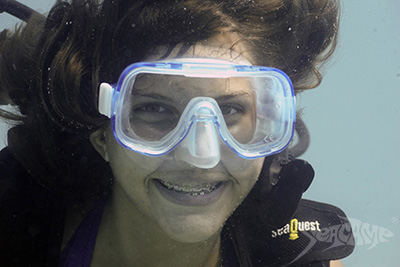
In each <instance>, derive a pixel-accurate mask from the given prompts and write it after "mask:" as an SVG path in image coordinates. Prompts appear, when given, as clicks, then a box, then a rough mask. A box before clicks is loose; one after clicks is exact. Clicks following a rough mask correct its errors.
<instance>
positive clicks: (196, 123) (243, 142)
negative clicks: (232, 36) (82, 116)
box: [99, 58, 296, 168]
mask: <svg viewBox="0 0 400 267" xmlns="http://www.w3.org/2000/svg"><path fill="white" fill-rule="evenodd" d="M99 111H100V113H102V114H104V115H106V116H107V117H109V118H111V123H112V130H113V133H114V136H115V138H116V140H117V141H118V142H119V143H120V144H121V145H122V146H124V147H125V148H127V149H130V150H132V151H135V152H137V153H141V154H143V155H147V156H162V155H165V154H167V153H169V152H171V151H172V150H174V149H175V148H176V147H177V146H179V147H180V150H181V152H180V153H182V150H183V151H185V152H184V154H185V156H184V157H187V158H191V159H192V161H196V162H198V164H199V165H200V166H202V167H204V168H211V167H212V166H215V165H216V164H217V163H218V162H219V159H220V148H221V146H222V145H226V146H228V147H229V148H230V149H231V150H232V151H233V152H235V153H236V154H237V155H238V156H240V157H242V158H245V159H256V158H260V157H265V156H270V155H273V154H276V153H279V152H281V151H282V150H284V149H285V148H286V147H287V146H288V145H289V143H290V141H291V139H292V137H293V133H294V123H295V117H296V107H295V96H294V92H293V86H292V83H291V81H290V79H289V77H288V76H287V75H286V74H285V73H284V72H282V71H280V70H278V69H275V68H269V67H259V66H251V65H242V64H234V63H232V62H229V61H224V60H218V59H199V58H184V59H182V58H180V59H173V60H168V61H156V62H140V63H134V64H132V65H130V66H128V67H127V68H126V69H125V70H124V71H123V72H122V74H121V76H120V78H119V80H118V82H117V83H116V84H114V85H110V84H107V83H102V84H101V85H100V92H99Z"/></svg>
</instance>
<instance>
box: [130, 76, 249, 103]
mask: <svg viewBox="0 0 400 267" xmlns="http://www.w3.org/2000/svg"><path fill="white" fill-rule="evenodd" d="M133 89H134V91H133V92H134V94H135V93H138V94H161V95H165V96H169V97H172V98H174V99H183V98H193V97H196V96H207V97H213V98H219V97H221V96H226V95H248V96H250V95H252V94H253V93H254V92H253V91H254V89H253V85H252V83H251V81H250V80H249V79H247V78H243V77H231V78H193V77H183V76H177V75H159V74H142V75H139V76H138V77H137V78H136V80H135V84H134V87H133Z"/></svg>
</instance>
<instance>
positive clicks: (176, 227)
mask: <svg viewBox="0 0 400 267" xmlns="http://www.w3.org/2000/svg"><path fill="white" fill-rule="evenodd" d="M199 217H200V218H199ZM201 217H203V218H201ZM226 217H228V216H226ZM215 219H216V220H215ZM225 220H226V219H225V218H215V217H214V219H213V218H210V217H208V216H207V218H204V216H196V215H193V216H177V218H174V219H170V220H167V221H164V222H161V223H160V227H161V228H162V230H163V231H164V233H166V235H167V236H169V237H170V238H171V239H174V240H175V241H178V242H181V243H199V242H204V241H207V240H209V239H210V238H215V237H219V235H220V232H221V230H222V227H223V225H224V223H225Z"/></svg>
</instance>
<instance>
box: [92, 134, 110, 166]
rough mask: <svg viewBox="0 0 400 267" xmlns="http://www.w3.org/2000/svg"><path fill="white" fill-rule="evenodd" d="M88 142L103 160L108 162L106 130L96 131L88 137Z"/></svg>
mask: <svg viewBox="0 0 400 267" xmlns="http://www.w3.org/2000/svg"><path fill="white" fill-rule="evenodd" d="M89 139H90V142H91V143H92V146H93V147H94V149H96V151H97V152H98V153H99V154H100V156H102V157H103V159H104V160H105V161H107V162H109V158H108V152H107V138H106V129H103V128H101V129H98V130H97V131H95V132H93V133H91V134H90V136H89Z"/></svg>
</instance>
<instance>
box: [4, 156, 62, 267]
mask: <svg viewBox="0 0 400 267" xmlns="http://www.w3.org/2000/svg"><path fill="white" fill-rule="evenodd" d="M0 206H1V212H2V213H1V214H2V215H1V218H0V254H1V255H7V257H6V258H2V261H6V262H7V264H8V265H7V266H24V265H26V264H27V265H29V266H36V265H35V264H36V263H37V264H38V265H37V266H41V265H42V266H43V265H44V264H43V263H44V262H46V261H47V257H48V248H49V246H48V245H49V241H50V239H51V236H52V235H53V233H52V231H53V230H54V227H52V226H53V225H55V220H56V218H58V217H57V216H54V214H55V212H54V211H55V209H54V198H53V197H52V196H51V194H49V193H48V192H47V191H46V190H45V189H44V188H43V187H42V186H40V185H39V184H38V183H36V182H35V180H34V179H32V177H31V176H30V174H29V173H28V172H27V171H26V170H25V169H24V168H23V167H22V166H21V165H20V164H19V163H18V161H17V160H16V159H15V158H14V157H13V155H12V153H11V152H10V150H9V149H7V148H6V149H3V150H2V151H0ZM54 234H60V233H54ZM61 236H62V235H61ZM3 263H5V262H3Z"/></svg>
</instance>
